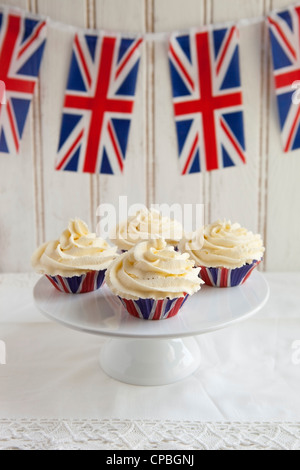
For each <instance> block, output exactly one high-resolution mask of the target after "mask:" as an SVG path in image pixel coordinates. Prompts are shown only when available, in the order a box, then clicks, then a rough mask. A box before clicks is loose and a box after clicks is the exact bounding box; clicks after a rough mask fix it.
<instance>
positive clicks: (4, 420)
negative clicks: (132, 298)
mask: <svg viewBox="0 0 300 470" xmlns="http://www.w3.org/2000/svg"><path fill="white" fill-rule="evenodd" d="M264 276H265V278H266V279H267V281H268V283H269V286H270V299H269V301H268V303H267V304H266V305H265V306H264V307H263V309H262V310H261V311H260V312H259V313H258V314H256V315H255V316H254V317H251V318H249V319H247V320H245V321H244V322H241V323H238V324H236V325H233V326H231V327H230V328H227V329H225V330H220V331H216V332H213V333H208V334H205V335H201V336H199V337H197V341H198V343H199V348H200V351H201V365H200V368H199V369H198V370H197V371H196V372H195V373H194V374H193V375H192V376H190V377H188V378H187V379H185V380H183V381H181V382H178V383H175V384H171V385H167V386H156V387H141V386H133V385H127V384H124V383H121V382H117V381H115V380H114V379H111V378H110V377H108V376H107V375H106V374H105V373H104V372H103V371H102V370H101V368H100V366H99V362H98V356H99V352H100V349H101V347H102V345H103V343H104V341H106V340H107V339H106V338H104V337H98V336H94V335H90V334H86V333H82V332H79V331H75V330H71V329H69V328H66V327H64V326H62V325H60V324H57V323H54V322H51V321H50V320H48V319H47V318H45V317H44V316H43V315H42V314H41V313H40V312H39V310H38V309H37V307H36V306H35V304H34V301H33V295H32V292H33V287H34V285H35V284H36V282H37V280H38V279H39V276H37V275H35V274H33V273H28V274H27V273H24V274H0V341H2V342H5V345H6V364H5V365H0V449H5V448H38V449H42V448H45V449H77V448H78V449H202V448H211V449H212V448H217V449H219V448H288V449H291V448H293V449H294V448H297V449H300V398H299V384H300V289H299V287H300V273H265V274H264Z"/></svg>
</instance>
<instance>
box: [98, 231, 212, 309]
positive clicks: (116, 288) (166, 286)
mask: <svg viewBox="0 0 300 470" xmlns="http://www.w3.org/2000/svg"><path fill="white" fill-rule="evenodd" d="M194 264H195V263H194V261H192V260H190V259H189V255H188V253H183V254H182V253H179V252H177V251H175V249H174V247H172V246H170V245H167V243H166V242H165V240H163V239H155V240H150V241H146V242H140V243H138V244H137V245H135V246H134V247H133V248H131V250H129V251H127V252H126V253H123V254H122V255H120V256H119V257H118V258H117V259H116V260H115V261H113V263H112V264H111V265H110V266H109V268H108V269H107V271H106V276H105V279H106V283H107V285H108V287H109V288H110V289H111V291H112V292H113V293H114V294H116V295H118V296H120V297H122V298H124V299H133V300H137V299H139V298H143V299H148V298H151V299H157V300H158V299H165V298H170V299H174V298H177V297H184V296H185V294H190V295H191V294H194V293H195V292H197V291H198V290H199V289H200V287H201V284H203V281H202V280H201V279H200V278H199V276H198V274H199V271H200V268H195V267H194Z"/></svg>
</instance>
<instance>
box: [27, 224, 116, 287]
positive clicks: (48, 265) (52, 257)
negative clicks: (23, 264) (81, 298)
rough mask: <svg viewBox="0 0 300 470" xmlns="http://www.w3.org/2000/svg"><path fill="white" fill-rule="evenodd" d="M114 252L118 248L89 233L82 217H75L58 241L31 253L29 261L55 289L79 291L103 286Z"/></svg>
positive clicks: (48, 243)
mask: <svg viewBox="0 0 300 470" xmlns="http://www.w3.org/2000/svg"><path fill="white" fill-rule="evenodd" d="M116 251H117V247H112V246H110V245H109V244H108V243H107V242H106V241H105V240H103V239H102V238H101V237H97V236H96V234H95V233H90V232H89V229H88V227H87V225H86V224H85V223H84V222H83V221H82V220H80V219H74V220H70V222H69V225H68V228H67V229H66V230H65V231H64V232H63V233H62V234H61V236H60V238H59V240H53V241H50V242H47V243H44V244H43V245H41V246H40V247H39V248H38V249H37V250H36V251H35V252H34V254H33V256H32V259H31V264H32V267H33V268H34V269H35V271H36V272H38V273H40V274H44V275H45V276H46V277H47V278H48V279H49V281H50V282H51V284H52V285H53V286H54V287H55V288H56V289H57V290H59V291H61V292H65V293H69V294H82V293H85V292H91V291H94V290H96V289H99V288H100V287H101V286H102V284H103V282H104V278H105V272H106V269H107V268H108V266H109V265H110V264H111V263H112V261H113V260H114V259H115V258H116V257H117V256H118V255H117V253H116Z"/></svg>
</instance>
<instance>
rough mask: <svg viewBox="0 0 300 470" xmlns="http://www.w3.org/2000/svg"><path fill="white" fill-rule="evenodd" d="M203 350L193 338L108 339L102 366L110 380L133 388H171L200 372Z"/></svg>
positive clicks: (101, 357)
mask: <svg viewBox="0 0 300 470" xmlns="http://www.w3.org/2000/svg"><path fill="white" fill-rule="evenodd" d="M199 364H200V350H199V346H198V343H197V341H196V340H195V338H193V337H189V338H184V339H181V338H176V339H148V338H143V339H136V338H121V339H110V340H108V341H107V342H106V343H105V344H104V346H103V348H102V350H101V353H100V365H101V367H102V369H103V370H104V372H105V373H106V374H107V375H109V376H110V377H112V378H114V379H116V380H119V381H121V382H125V383H128V384H132V385H167V384H170V383H173V382H177V381H179V380H182V379H184V378H186V377H188V376H189V375H191V374H192V373H193V372H195V370H196V369H198V367H199Z"/></svg>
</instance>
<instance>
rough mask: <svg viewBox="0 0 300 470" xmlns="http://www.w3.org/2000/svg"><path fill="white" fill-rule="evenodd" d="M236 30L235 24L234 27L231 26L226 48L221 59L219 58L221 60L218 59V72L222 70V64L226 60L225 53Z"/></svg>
mask: <svg viewBox="0 0 300 470" xmlns="http://www.w3.org/2000/svg"><path fill="white" fill-rule="evenodd" d="M235 32H236V27H235V26H233V27H232V28H231V30H230V33H229V36H228V38H227V41H226V44H225V46H224V48H223V52H222V54H221V57H220V59H219V61H218V65H217V74H218V73H219V72H220V69H221V67H222V64H223V62H224V57H225V55H226V52H227V49H228V47H229V44H230V42H231V39H232V36H233V34H234V33H235Z"/></svg>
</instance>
